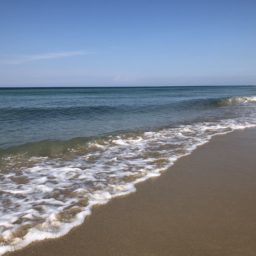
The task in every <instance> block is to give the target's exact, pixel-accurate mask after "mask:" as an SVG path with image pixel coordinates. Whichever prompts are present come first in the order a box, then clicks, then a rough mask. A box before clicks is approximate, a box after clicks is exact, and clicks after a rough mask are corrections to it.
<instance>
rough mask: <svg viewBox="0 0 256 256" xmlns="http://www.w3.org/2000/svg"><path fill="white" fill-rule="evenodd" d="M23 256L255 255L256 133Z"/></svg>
mask: <svg viewBox="0 0 256 256" xmlns="http://www.w3.org/2000/svg"><path fill="white" fill-rule="evenodd" d="M8 255H12V256H14V255H17V256H81V255H83V256H87V255H88V256H96V255H97V256H137V255H138V256H144V255H145V256H153V255H154V256H165V255H168V256H192V255H193V256H213V255H216V256H249V255H250V256H255V255H256V129H248V130H245V131H237V132H234V133H231V134H228V135H224V136H218V137H215V138H214V139H213V140H212V141H211V142H210V143H208V144H206V145H204V146H202V147H200V148H199V149H197V150H196V151H194V152H193V153H192V154H191V155H190V156H187V157H184V158H181V159H180V160H179V161H178V162H177V163H176V164H175V166H173V167H172V168H171V169H170V170H169V171H168V172H166V173H165V174H163V175H162V176H161V177H160V178H156V179H151V180H149V181H147V182H145V183H142V184H139V185H138V186H137V192H136V193H133V194H130V195H129V196H126V197H123V198H117V199H114V200H112V201H111V202H110V203H108V204H107V205H104V206H99V207H97V208H95V209H94V211H93V214H92V215H91V216H90V217H88V218H87V219H86V221H85V223H84V224H83V225H81V226H80V227H78V228H75V229H74V230H73V231H71V232H70V233H69V234H68V235H67V236H65V237H62V238H61V239H55V240H48V241H43V242H38V243H33V244H32V245H30V246H28V247H27V248H25V249H23V250H20V251H17V252H15V253H10V254H8Z"/></svg>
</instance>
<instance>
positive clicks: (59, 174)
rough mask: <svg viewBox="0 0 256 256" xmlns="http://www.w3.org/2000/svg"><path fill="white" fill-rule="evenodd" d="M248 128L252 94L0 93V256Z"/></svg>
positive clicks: (173, 90) (68, 225) (181, 90)
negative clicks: (203, 147) (219, 138)
mask: <svg viewBox="0 0 256 256" xmlns="http://www.w3.org/2000/svg"><path fill="white" fill-rule="evenodd" d="M254 126H256V87H254V86H187V87H185V86H184V87H183V86H177V87H126V88H114V87H109V88H106V87H104V88H103V87H102V88H0V255H2V254H3V253H5V252H7V251H12V250H16V249H19V248H22V247H24V246H26V245H28V244H29V243H31V242H32V241H36V240H43V239H45V238H56V237H60V236H63V235H64V234H66V233H68V232H69V231H70V230H71V229H72V228H73V227H74V226H77V225H80V224H81V223H82V222H83V221H84V219H85V218H86V216H88V215H89V214H91V209H92V207H93V206H95V205H99V204H105V203H107V202H108V201H109V200H111V199H112V198H114V197H117V196H121V195H126V194H129V193H132V192H134V191H135V190H136V188H135V184H137V183H139V182H142V181H145V180H147V179H148V178H151V177H157V176H159V175H161V173H162V172H165V171H167V170H168V169H170V167H171V166H172V165H173V164H174V163H175V161H176V160H177V159H179V158H180V157H182V156H185V155H188V154H190V153H191V152H192V151H193V150H194V149H196V148H197V147H198V146H200V145H203V144H205V143H207V142H208V141H209V140H210V139H211V138H212V137H213V136H215V135H219V134H225V133H229V132H232V131H234V130H237V129H245V128H247V127H254ZM169 171H171V169H170V170H169Z"/></svg>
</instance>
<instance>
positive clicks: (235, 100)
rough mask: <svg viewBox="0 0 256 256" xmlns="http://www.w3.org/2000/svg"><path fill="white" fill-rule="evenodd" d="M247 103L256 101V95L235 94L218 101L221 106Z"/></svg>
mask: <svg viewBox="0 0 256 256" xmlns="http://www.w3.org/2000/svg"><path fill="white" fill-rule="evenodd" d="M245 103H256V96H234V97H229V98H225V99H222V100H220V101H219V102H218V105H219V106H230V105H238V104H245Z"/></svg>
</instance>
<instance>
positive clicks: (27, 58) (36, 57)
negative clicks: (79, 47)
mask: <svg viewBox="0 0 256 256" xmlns="http://www.w3.org/2000/svg"><path fill="white" fill-rule="evenodd" d="M89 54H93V52H85V51H65V52H49V53H41V54H32V55H22V56H19V57H16V58H11V59H8V60H3V61H1V62H2V63H6V64H16V65H18V64H22V63H26V62H34V61H41V60H55V59H63V58H69V57H76V56H77V57H78V56H84V55H89Z"/></svg>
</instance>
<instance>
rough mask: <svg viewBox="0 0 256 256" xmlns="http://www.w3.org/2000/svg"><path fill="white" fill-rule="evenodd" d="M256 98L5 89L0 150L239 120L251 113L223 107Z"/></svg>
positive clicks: (213, 92)
mask: <svg viewBox="0 0 256 256" xmlns="http://www.w3.org/2000/svg"><path fill="white" fill-rule="evenodd" d="M254 95H256V88H255V87H249V86H243V87H160V88H157V87H148V88H53V89H48V88H44V89H36V88H29V89H0V148H8V147H11V146H15V145H20V144H25V143H29V142H37V141H43V140H68V139H72V138H76V137H90V136H98V135H103V134H106V133H112V132H122V131H136V130H138V129H139V130H150V129H155V128H161V127H163V126H175V125H177V124H181V123H194V122H198V121H206V120H221V119H226V118H236V117H239V115H243V111H245V112H246V110H245V109H244V108H243V109H242V110H241V111H240V106H239V107H237V106H235V105H229V106H220V105H218V101H219V100H221V99H225V98H228V97H233V96H254ZM240 112H241V113H240Z"/></svg>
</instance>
